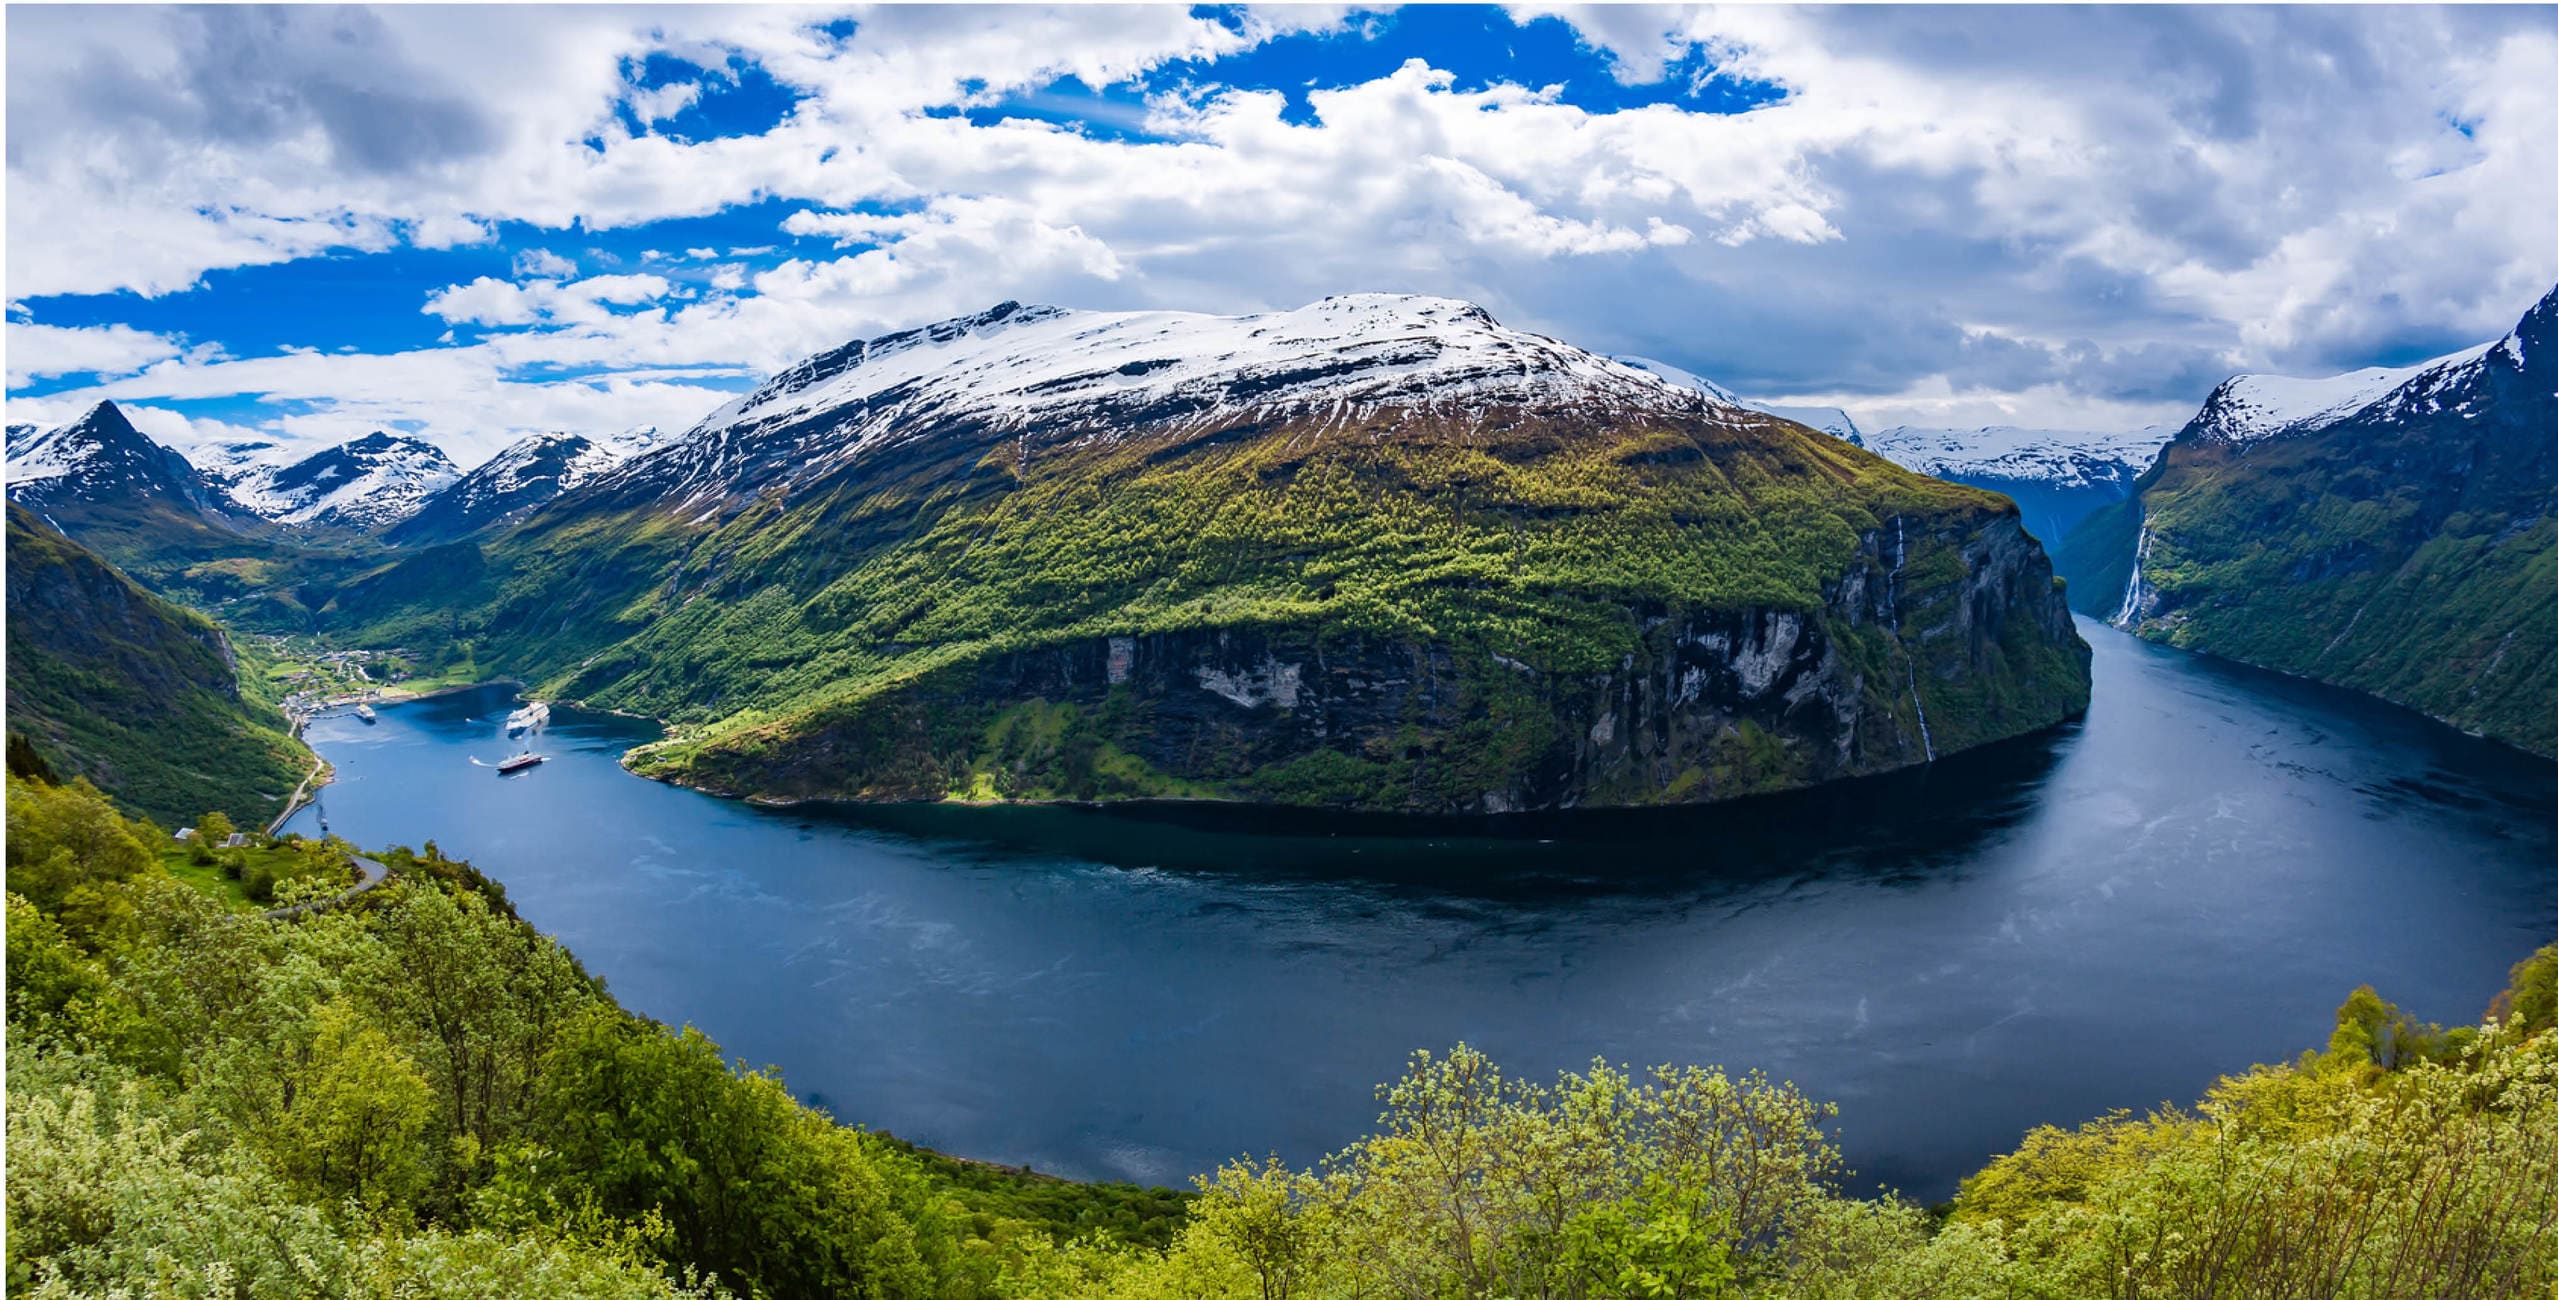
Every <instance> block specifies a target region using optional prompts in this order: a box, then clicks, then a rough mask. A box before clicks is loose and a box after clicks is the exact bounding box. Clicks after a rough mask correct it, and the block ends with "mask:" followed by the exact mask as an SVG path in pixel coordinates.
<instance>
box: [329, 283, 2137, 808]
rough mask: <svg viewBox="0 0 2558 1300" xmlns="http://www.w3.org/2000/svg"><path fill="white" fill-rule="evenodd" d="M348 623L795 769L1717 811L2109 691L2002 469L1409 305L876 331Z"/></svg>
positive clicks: (1347, 304)
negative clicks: (1989, 480)
mask: <svg viewBox="0 0 2558 1300" xmlns="http://www.w3.org/2000/svg"><path fill="white" fill-rule="evenodd" d="M454 611H467V612H464V613H461V614H458V615H457V614H456V613H455V612H454ZM324 613H325V615H326V616H327V617H328V618H330V619H332V620H333V621H334V624H335V625H336V626H340V627H343V628H345V629H348V632H349V634H350V635H360V636H364V637H367V638H370V639H375V640H384V641H394V640H396V641H403V642H408V643H415V642H417V641H419V640H420V639H422V638H424V637H426V636H429V635H435V634H443V635H450V636H455V637H459V638H466V639H470V640H472V641H474V642H475V643H476V644H477V645H479V646H480V647H481V649H482V654H481V661H482V662H489V663H499V664H504V665H506V666H507V667H508V668H509V669H511V670H512V671H515V672H517V673H518V674H519V675H522V676H525V677H527V678H528V679H530V680H535V681H537V682H541V683H542V686H541V688H540V689H541V690H543V691H545V692H549V693H557V694H562V695H567V696H571V697H577V698H583V699H586V700H589V701H591V702H594V703H598V704H604V705H609V706H612V707H617V708H625V709H631V710H636V711H644V712H649V713H653V714H656V715H659V716H662V717H668V718H670V719H672V720H674V721H676V722H678V723H679V724H683V730H682V731H681V732H680V734H679V735H678V737H677V738H676V739H674V740H673V741H670V742H668V743H666V744H663V745H660V746H656V747H652V748H651V749H649V750H646V751H643V752H641V753H639V754H638V755H636V756H635V759H634V762H635V765H636V766H637V767H638V768H639V769H640V770H642V771H645V772H648V773H650V774H652V775H659V776H664V777H669V778H672V779H678V780H683V781H686V782H689V783H694V784H698V785H702V786H705V787H708V788H711V789H715V790H720V791H725V792H730V793H736V794H751V795H758V796H764V797H775V798H814V797H830V798H895V799H913V798H928V799H938V798H945V797H964V798H989V799H992V798H1124V797H1167V796H1169V797H1215V798H1230V799H1248V800H1258V801H1271V802H1282V803H1309V804H1326V805H1335V804H1352V805H1359V806H1367V807H1377V808H1386V809H1405V810H1416V811H1449V812H1482V811H1501V810H1505V809H1517V808H1532V807H1556V806H1575V805H1595V804H1635V803H1652V802H1675V801H1695V800H1705V799H1714V798H1723V797H1729V796H1733V795H1739V794H1745V793H1752V792H1757V791H1764V790H1772V789H1781V788H1787V787H1791V786H1798V785H1803V784H1807V783H1811V782H1815V781H1820V780H1825V779H1831V778H1835V777H1841V776H1849V775H1854V774H1858V773H1862V772H1872V771H1880V770H1885V769H1889V768H1893V767H1899V766H1904V765H1908V764H1912V763H1918V762H1924V761H1926V760H1928V759H1929V758H1931V757H1933V756H1937V755H1942V754H1946V753H1951V752H1954V751H1955V750H1958V749H1961V748H1964V747H1966V746H1970V745H1975V744H1980V743H1983V742H1986V741H1990V740H1995V739H1999V738H2003V737H2006V736H2011V735H2015V734H2019V733H2021V732H2025V731H2030V730H2033V729H2036V728H2039V727H2043V726H2048V725H2050V724H2052V723H2054V722H2057V721H2060V720H2062V719H2063V718H2066V717H2069V716H2071V715H2073V714H2075V713H2076V712H2078V711H2079V710H2080V709H2082V708H2084V706H2085V701H2086V698H2087V677H2086V654H2087V652H2086V649H2085V647H2084V645H2082V644H2081V643H2080V642H2079V641H2078V639H2077V636H2076V633H2075V631H2074V630H2073V629H2072V628H2071V627H2070V625H2069V623H2068V620H2067V616H2066V614H2065V612H2064V611H2063V609H2062V605H2061V602H2060V599H2059V598H2058V596H2057V594H2056V593H2055V590H2054V587H2053V584H2052V581H2051V577H2050V571H2049V566H2048V563H2047V562H2046V560H2045V559H2044V557H2043V554H2042V552H2041V550H2040V548H2039V547H2037V546H2036V545H2035V543H2034V542H2033V541H2032V539H2031V538H2029V537H2027V536H2026V535H2025V534H2024V532H2023V531H2022V529H2021V528H2020V527H2019V524H2018V520H2017V516H2016V513H2015V511H2014V509H2013V507H2012V506H2010V505H2009V504H2008V503H2006V502H2005V501H2003V500H2000V499H1998V498H1995V497H1992V496H1990V495H1988V494H1985V493H1980V492H1975V491H1971V490H1968V489H1964V488H1960V487H1955V486H1951V485H1947V484H1943V483H1938V482H1934V481H1931V480H1927V479H1924V478H1920V477H1918V476H1916V475H1912V474H1908V473H1905V472H1903V471H1901V470H1898V469H1895V468H1894V467H1892V466H1891V465H1890V464H1888V463H1887V462H1884V461H1882V460H1879V459H1877V458H1874V457H1872V456H1869V455H1866V454H1865V453H1863V452H1860V451H1858V450H1857V449H1855V448H1853V447H1851V446H1848V445H1846V444H1844V443H1842V442H1840V441H1838V440H1836V439H1834V438H1831V437H1828V436H1825V435H1822V434H1819V433H1816V432H1814V431H1812V430H1810V429H1807V428H1804V427H1803V426H1801V425H1797V424H1793V423H1790V422H1787V421H1783V420H1779V419H1775V418H1773V417H1770V416H1767V415H1764V414H1762V413H1758V412H1752V411H1748V410H1745V409H1741V408H1737V407H1733V406H1730V405H1728V404H1725V403H1722V402H1719V401H1717V400H1715V399H1713V398H1712V397H1710V396H1707V395H1704V394H1702V393H1700V392H1698V391H1696V390H1693V389H1689V388H1686V387H1683V386H1680V385H1677V384H1674V383H1670V382H1666V381H1664V380H1663V379H1661V378H1659V377H1658V376H1655V375H1652V374H1649V373H1646V372H1643V371H1640V370H1636V369H1633V368H1630V367H1627V366H1623V365H1620V364H1618V363H1615V362H1612V361H1608V360H1606V359H1604V358H1600V357H1597V356H1593V355H1591V354H1589V353H1587V352H1583V351H1581V350H1579V349H1576V348H1572V347H1569V346H1567V345H1564V344H1561V343H1557V342H1555V341H1554V340H1551V339H1545V338H1541V337H1538V336H1535V335H1530V334H1526V333H1523V332H1520V331H1516V330H1511V329H1507V328H1504V327H1502V326H1500V325H1499V324H1498V323H1497V322H1494V321H1493V320H1492V318H1491V317H1490V316H1488V315H1486V314H1484V313H1483V312H1482V310H1481V309H1480V308H1476V307H1473V306H1471V305H1468V304H1465V303H1459V302H1453V301H1450V300H1446V299H1431V298H1404V297H1392V296H1384V295H1368V296H1358V297H1350V298H1335V299H1327V300H1325V301H1324V302H1322V303H1318V304H1315V305H1314V306H1311V307H1308V308H1304V309H1302V310H1299V311H1295V312H1284V313H1273V314H1270V315H1266V316H1254V317H1231V318H1229V317H1210V316H1198V315H1192V314H1187V313H1178V312H1139V313H1088V312H1074V311H1067V310H1063V309H1059V308H1053V307H1021V306H1018V305H1016V304H1009V303H1008V304H1004V305H1002V306H1000V307H997V308H995V309H993V310H991V311H988V312H986V313H982V314H980V315H978V316H974V317H968V318H962V319H958V320H953V321H948V322H943V323H942V324H939V325H935V326H932V327H929V328H927V329H924V330H917V331H910V332H907V333H905V334H900V335H892V336H888V337H886V338H881V339H873V340H866V341H858V342H855V343H852V344H848V345H846V346H845V347H843V348H840V349H837V350H835V351H833V352H829V353H826V354H822V355H820V356H818V357H815V358H812V359H810V360H809V361H807V362H804V363H802V364H801V365H799V366H797V367H795V368H793V369H792V370H790V371H788V372H786V373H784V374H782V375H780V376H779V377H777V378H776V379H774V380H773V381H772V382H771V383H770V384H768V385H766V386H765V387H764V388H762V389H760V390H758V391H756V392H754V393H752V394H749V395H748V396H747V397H745V398H742V399H740V400H739V401H738V402H736V403H733V404H732V405H731V406H730V407H728V408H726V409H724V410H722V411H720V412H718V413H715V414H714V415H713V416H712V417H710V419H708V420H707V421H705V422H704V424H703V425H702V426H701V427H699V428H697V429H695V430H693V431H692V432H691V433H690V434H688V435H686V436H685V437H684V438H682V439H679V440H676V441H675V442H673V443H672V444H670V445H668V446H667V447H665V448H663V449H661V450H659V451H656V452H654V453H652V454H649V455H646V456H642V457H640V458H638V459H635V460H633V461H631V462H629V463H628V464H626V465H624V466H622V467H620V468H618V469H616V470H614V471H612V472H610V473H608V474H605V475H603V476H601V477H599V478H597V479H596V480H594V481H593V482H591V483H589V484H587V485H585V486H583V487H581V488H579V489H577V490H576V491H573V492H570V493H567V494H565V495H563V496H561V497H560V498H559V499H558V500H556V501H554V502H552V503H551V504H550V505H548V506H546V507H544V508H543V509H541V510H539V511H537V512H535V513H534V514H533V515H532V516H531V517H530V518H528V519H527V520H526V521H525V522H524V523H523V524H521V525H519V526H517V527H516V528H514V529H512V530H510V531H507V532H504V533H502V534H500V535H498V536H496V537H494V538H492V539H491V540H489V541H488V542H487V543H486V544H485V545H459V546H444V547H435V548H431V549H429V550H426V551H423V552H420V553H418V554H416V555H414V556H412V557H410V558H407V559H404V560H401V561H398V562H396V563H394V564H391V565H389V566H387V567H385V568H384V569H382V570H380V571H377V572H376V573H374V574H372V575H370V576H368V577H367V578H365V579H363V580H360V581H356V582H352V583H349V584H346V585H344V586H342V587H340V588H339V589H338V590H337V591H336V592H335V593H334V596H333V599H332V602H331V604H330V605H329V606H328V608H327V609H326V610H325V611H324Z"/></svg>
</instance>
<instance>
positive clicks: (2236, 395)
mask: <svg viewBox="0 0 2558 1300" xmlns="http://www.w3.org/2000/svg"><path fill="white" fill-rule="evenodd" d="M2497 342H2498V343H2501V342H2503V340H2501V339H2500V340H2498V341H2497ZM2496 346H2497V344H2496V343H2481V344H2479V345H2478V346H2476V347H2473V348H2464V349H2462V350H2460V351H2458V352H2454V353H2452V354H2451V355H2449V356H2443V357H2436V358H2434V359H2433V360H2431V361H2427V362H2424V363H2422V364H2420V365H2413V366H2396V367H2388V366H2370V367H2366V368H2365V369H2361V370H2353V371H2348V372H2346V373H2344V374H2341V375H2331V376H2329V377H2327V378H2325V379H2300V378H2294V377H2292V376H2288V375H2232V376H2231V377H2229V378H2228V379H2225V380H2222V381H2221V385H2220V387H2218V388H2215V389H2213V390H2212V393H2211V396H2209V397H2207V398H2204V399H2203V409H2202V410H2201V411H2200V412H2199V413H2197V414H2196V415H2195V416H2194V424H2193V428H2194V430H2195V432H2197V433H2199V434H2201V435H2202V436H2204V437H2207V438H2217V439H2219V440H2221V441H2223V442H2235V443H2246V442H2254V441H2256V440H2258V439H2260V438H2265V437H2269V436H2271V435H2273V434H2276V433H2286V432H2288V433H2308V432H2311V431H2313V430H2317V429H2324V428H2326V427H2327V426H2329V425H2331V424H2334V423H2336V422H2338V421H2340V420H2344V419H2346V418H2348V417H2350V416H2352V415H2354V414H2356V413H2357V412H2359V411H2361V410H2363V409H2364V408H2365V407H2368V406H2370V405H2371V404H2373V403H2374V402H2377V401H2379V400H2380V399H2382V398H2384V397H2387V396H2389V395H2390V394H2391V393H2392V392H2394V391H2396V390H2397V389H2399V388H2401V387H2403V386H2405V385H2407V384H2408V383H2409V382H2410V381H2413V380H2415V379H2416V378H2418V377H2419V376H2422V375H2425V374H2427V373H2428V372H2431V371H2433V370H2436V369H2442V370H2445V371H2449V370H2452V369H2456V368H2458V367H2460V366H2463V365H2465V364H2466V363H2468V362H2472V361H2476V360H2477V359H2479V358H2480V357H2482V356H2484V355H2485V354H2486V353H2487V352H2488V351H2489V350H2490V349H2492V348H2494V347H2496Z"/></svg>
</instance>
